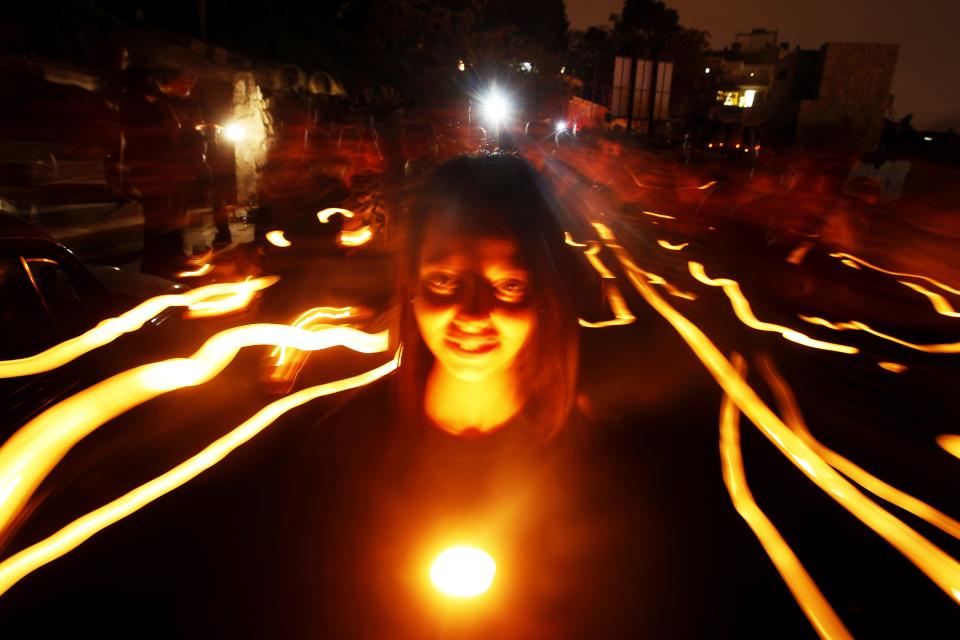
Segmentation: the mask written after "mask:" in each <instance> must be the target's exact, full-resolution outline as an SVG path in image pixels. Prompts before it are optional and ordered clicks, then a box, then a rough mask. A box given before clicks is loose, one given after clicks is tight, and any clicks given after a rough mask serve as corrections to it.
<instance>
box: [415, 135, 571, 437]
mask: <svg viewBox="0 0 960 640" xmlns="http://www.w3.org/2000/svg"><path fill="white" fill-rule="evenodd" d="M406 209H407V211H406V214H407V217H408V225H407V228H408V235H407V242H406V251H405V252H404V264H403V265H402V267H401V269H400V283H399V286H398V295H399V296H400V300H401V331H400V333H401V340H402V343H403V348H404V352H403V365H402V367H401V372H400V374H399V377H400V384H399V386H400V394H399V396H400V401H401V405H402V407H403V409H404V414H405V418H406V420H405V422H406V423H407V424H425V423H427V424H430V423H432V425H434V426H437V427H439V428H440V429H442V430H444V431H447V432H450V433H454V434H459V435H467V436H469V435H478V434H483V433H490V432H493V431H496V430H499V429H501V428H503V427H504V426H505V425H507V424H510V423H511V421H513V420H514V419H516V418H519V417H525V418H527V419H528V420H529V423H530V424H531V425H535V426H534V429H535V431H536V432H537V433H536V435H537V436H539V437H540V438H543V439H549V438H550V437H551V436H553V435H555V434H556V433H557V432H558V431H560V430H561V429H562V427H563V425H564V422H565V420H566V418H567V416H568V414H569V412H570V408H571V406H572V404H573V397H574V392H575V386H576V370H577V357H578V339H577V316H576V312H575V310H574V309H573V306H572V304H571V302H570V299H571V298H570V296H569V295H565V294H564V293H563V292H564V291H565V289H566V286H567V284H568V282H569V279H570V278H571V276H572V273H571V271H572V269H571V266H570V257H569V254H568V250H567V247H566V246H565V245H564V242H563V237H564V235H563V228H562V226H561V218H560V216H561V215H562V209H561V208H560V207H559V206H558V205H557V203H556V202H555V201H554V199H553V197H552V195H551V192H550V190H549V189H548V188H547V187H546V185H545V184H544V183H543V181H542V180H541V178H540V177H539V176H538V175H537V173H536V172H535V171H534V169H533V168H532V167H531V166H530V165H529V164H527V163H526V162H525V161H523V160H522V159H520V158H518V157H515V156H509V155H498V154H494V155H485V156H475V157H461V158H457V159H455V160H452V161H451V162H449V163H447V164H446V165H445V166H444V167H442V168H441V169H440V170H439V171H437V173H436V174H435V175H434V176H433V177H432V178H431V179H430V180H429V181H428V183H427V184H425V185H424V186H423V187H422V188H421V189H420V190H418V191H417V192H416V193H415V195H414V196H413V197H412V198H410V200H409V202H408V205H407V207H406Z"/></svg>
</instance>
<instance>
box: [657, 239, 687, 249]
mask: <svg viewBox="0 0 960 640" xmlns="http://www.w3.org/2000/svg"><path fill="white" fill-rule="evenodd" d="M657 244H658V245H660V246H661V247H663V248H664V249H669V250H670V251H682V250H683V249H684V248H685V247H687V246H688V245H689V244H690V243H689V242H683V243H681V244H671V243H669V242H667V241H666V240H657Z"/></svg>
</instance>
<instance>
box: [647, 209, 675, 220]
mask: <svg viewBox="0 0 960 640" xmlns="http://www.w3.org/2000/svg"><path fill="white" fill-rule="evenodd" d="M643 215H645V216H650V217H652V218H663V219H665V220H676V218H674V217H673V216H668V215H667V214H665V213H654V212H653V211H644V212H643Z"/></svg>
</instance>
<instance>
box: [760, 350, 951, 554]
mask: <svg viewBox="0 0 960 640" xmlns="http://www.w3.org/2000/svg"><path fill="white" fill-rule="evenodd" d="M760 373H761V374H762V375H763V377H764V379H765V380H766V382H767V384H768V385H769V386H770V389H771V390H772V391H773V394H774V397H775V398H776V400H777V405H779V407H780V411H781V412H782V413H783V417H784V422H786V423H787V424H788V425H789V426H790V427H791V428H792V429H793V431H794V433H796V434H797V435H799V436H800V437H801V438H802V439H803V441H804V442H806V443H807V445H808V446H809V447H810V448H811V449H813V450H814V451H815V452H816V453H817V454H818V455H819V456H820V457H821V458H823V459H824V460H825V461H826V462H827V464H829V465H830V466H831V467H833V468H834V469H836V470H837V471H839V472H840V473H842V474H843V475H845V476H847V477H848V478H850V479H851V480H853V481H854V482H856V483H857V484H858V485H860V486H861V487H863V488H864V489H866V490H867V491H869V492H870V493H872V494H873V495H875V496H877V497H879V498H882V499H884V500H886V501H887V502H889V503H890V504H894V505H896V506H898V507H900V508H901V509H903V510H904V511H907V512H909V513H912V514H913V515H915V516H917V517H918V518H920V519H922V520H926V521H927V522H929V523H930V524H932V525H933V526H935V527H937V528H938V529H940V530H941V531H943V532H944V533H947V534H949V535H951V536H953V537H954V538H957V539H958V540H960V522H957V521H956V520H954V519H953V518H951V517H950V516H948V515H946V514H945V513H943V512H942V511H939V510H938V509H935V508H934V507H931V506H930V505H928V504H927V503H925V502H923V501H921V500H918V499H916V498H914V497H913V496H911V495H910V494H908V493H905V492H903V491H901V490H899V489H897V488H896V487H893V486H891V485H889V484H887V483H886V482H884V481H883V480H881V479H879V478H877V477H876V476H874V475H873V474H871V473H870V472H868V471H866V470H864V469H863V468H861V467H859V466H858V465H856V464H855V463H853V462H851V461H850V460H848V459H847V458H845V457H843V456H841V455H840V454H839V453H837V452H835V451H833V450H832V449H829V448H827V447H826V446H824V445H823V444H821V443H820V441H819V440H817V439H816V438H815V437H814V436H813V434H812V433H811V432H810V428H809V427H807V423H806V420H804V419H803V414H802V413H801V412H800V407H799V405H798V403H797V399H796V396H794V395H793V392H792V391H791V390H790V387H789V386H787V383H786V382H785V381H784V379H783V376H781V375H780V373H778V372H777V370H776V369H775V368H774V366H773V363H772V362H771V361H770V360H769V359H767V358H761V359H760Z"/></svg>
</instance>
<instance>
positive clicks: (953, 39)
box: [566, 0, 960, 130]
mask: <svg viewBox="0 0 960 640" xmlns="http://www.w3.org/2000/svg"><path fill="white" fill-rule="evenodd" d="M566 2H567V15H568V17H569V19H570V26H571V27H572V28H579V29H582V28H585V27H588V26H590V25H595V24H601V23H604V22H605V21H606V19H607V18H608V17H609V15H610V14H611V13H618V12H619V11H620V9H621V7H622V6H623V0H566ZM667 5H668V6H670V7H672V8H674V9H676V10H677V11H678V12H679V13H680V21H681V23H682V24H683V25H684V26H687V27H692V28H695V29H701V30H705V31H709V32H710V34H711V37H710V44H711V47H713V48H715V49H722V48H723V46H724V45H728V44H729V43H731V42H732V41H733V38H734V35H735V34H736V32H737V31H749V30H750V29H752V28H754V27H767V28H769V29H776V30H777V31H779V35H780V41H781V42H783V41H786V42H789V43H790V46H791V48H793V47H795V46H796V45H800V46H801V47H803V48H805V49H815V48H819V46H820V45H821V44H823V43H824V42H828V41H833V42H882V43H896V44H899V45H900V56H899V59H898V62H897V74H896V76H895V78H894V81H893V93H894V95H895V98H894V105H893V108H894V114H895V116H896V117H898V118H900V117H903V116H905V115H907V114H908V113H913V114H914V120H913V122H914V126H916V127H917V128H919V129H933V130H945V129H947V128H948V127H951V126H952V127H953V128H954V129H957V130H960V51H958V50H957V49H958V44H957V41H958V38H960V1H958V0H910V1H909V2H908V1H906V0H779V1H778V2H771V1H770V0H726V1H725V2H716V1H714V0H667Z"/></svg>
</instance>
